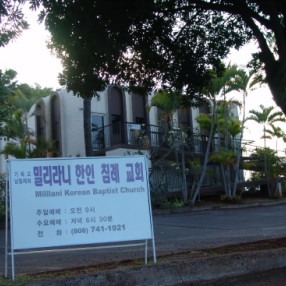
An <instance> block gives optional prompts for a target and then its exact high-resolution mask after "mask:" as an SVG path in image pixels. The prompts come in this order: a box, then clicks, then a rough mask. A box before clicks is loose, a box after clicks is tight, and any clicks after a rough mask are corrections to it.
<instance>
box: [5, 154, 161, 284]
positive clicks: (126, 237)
mask: <svg viewBox="0 0 286 286" xmlns="http://www.w3.org/2000/svg"><path fill="white" fill-rule="evenodd" d="M147 170H148V168H147V159H146V156H124V157H82V158H53V159H52V158H47V159H15V160H9V161H7V171H8V172H7V176H6V227H5V230H6V234H5V240H6V242H5V277H7V276H8V256H9V255H10V256H11V276H12V279H13V280H14V279H15V263H14V256H15V255H16V254H28V253H35V252H47V251H49V252H50V251H67V250H69V251H71V250H84V249H91V248H92V249H98V248H107V247H108V248H111V247H130V246H138V245H144V246H145V263H147V254H148V240H151V241H152V248H153V259H154V263H156V249H155V239H154V230H153V219H152V209H151V200H150V189H149V180H148V171H147ZM91 202H92V203H91ZM136 204H137V205H136ZM138 204H140V208H138ZM8 205H9V206H10V220H9V221H8ZM103 210H104V211H103ZM75 211H77V212H75ZM8 226H10V237H9V235H8V233H9V229H8ZM24 230H25V231H24ZM27 230H28V231H27ZM127 241H130V243H128V244H117V245H116V243H119V242H121V243H122V242H127ZM132 241H133V242H134V243H131V242H132ZM138 241H142V242H141V243H139V242H138ZM135 242H136V243H135ZM98 243H101V244H106V245H104V246H94V247H91V248H90V247H84V245H87V244H98ZM113 243H115V244H113ZM80 245H83V247H78V248H70V247H69V246H73V247H74V246H80ZM62 246H63V247H65V248H64V249H56V248H54V247H62ZM47 248H49V249H47ZM33 249H37V250H33ZM38 249H39V250H38ZM9 250H10V251H9Z"/></svg>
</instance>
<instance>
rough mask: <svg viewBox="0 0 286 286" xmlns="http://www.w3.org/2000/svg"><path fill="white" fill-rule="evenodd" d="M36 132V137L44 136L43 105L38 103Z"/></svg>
mask: <svg viewBox="0 0 286 286" xmlns="http://www.w3.org/2000/svg"><path fill="white" fill-rule="evenodd" d="M36 114H37V115H36V134H37V138H39V137H46V124H45V106H44V104H38V105H37V107H36Z"/></svg>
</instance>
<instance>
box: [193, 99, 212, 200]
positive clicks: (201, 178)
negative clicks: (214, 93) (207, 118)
mask: <svg viewBox="0 0 286 286" xmlns="http://www.w3.org/2000/svg"><path fill="white" fill-rule="evenodd" d="M215 113H216V103H215V102H214V106H213V113H212V124H211V130H210V134H209V140H208V145H207V149H206V153H205V157H204V163H203V166H202V171H201V175H200V178H199V181H198V183H197V186H196V189H195V192H194V195H193V197H192V198H191V203H192V204H194V203H195V202H196V199H197V197H198V195H199V193H200V190H201V186H202V183H203V180H204V178H205V174H206V170H207V166H208V161H209V154H210V149H211V143H212V139H213V134H214V127H215V124H214V121H215Z"/></svg>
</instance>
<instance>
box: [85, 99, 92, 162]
mask: <svg viewBox="0 0 286 286" xmlns="http://www.w3.org/2000/svg"><path fill="white" fill-rule="evenodd" d="M83 128H84V142H85V155H86V156H87V157H90V156H92V155H93V152H92V143H91V97H88V98H84V99H83Z"/></svg>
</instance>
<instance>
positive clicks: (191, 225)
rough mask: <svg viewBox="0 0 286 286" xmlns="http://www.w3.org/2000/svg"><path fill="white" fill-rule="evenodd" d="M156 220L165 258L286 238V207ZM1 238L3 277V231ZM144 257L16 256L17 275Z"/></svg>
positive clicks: (119, 251)
mask: <svg viewBox="0 0 286 286" xmlns="http://www.w3.org/2000/svg"><path fill="white" fill-rule="evenodd" d="M153 221H154V233H155V244H156V252H157V255H162V254H166V253H170V252H176V251H180V250H185V249H199V248H206V247H212V246H221V245H225V244H233V243H239V242H247V241H254V240H261V239H265V238H276V237H282V236H286V205H277V206H267V207H257V208H243V209H227V210H223V209H220V210H210V211H199V212H198V211H192V212H187V213H172V214H165V215H154V217H153ZM0 238H1V241H0V256H1V265H0V275H3V273H4V245H5V244H4V230H3V229H2V230H0ZM81 247H82V246H81ZM150 255H152V251H151V249H150ZM143 257H144V249H143V247H135V248H111V249H93V250H91V249H88V250H81V251H65V252H48V253H38V254H25V255H17V256H15V267H16V269H15V270H16V274H20V273H29V272H40V271H48V270H59V269H63V268H69V267H79V266H87V265H94V264H98V263H103V262H109V261H119V260H126V259H134V258H142V259H143Z"/></svg>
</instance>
